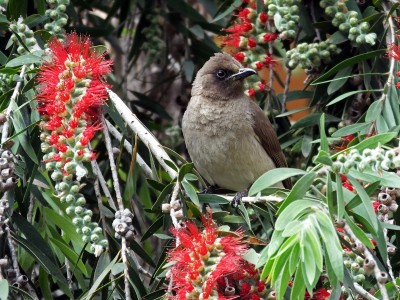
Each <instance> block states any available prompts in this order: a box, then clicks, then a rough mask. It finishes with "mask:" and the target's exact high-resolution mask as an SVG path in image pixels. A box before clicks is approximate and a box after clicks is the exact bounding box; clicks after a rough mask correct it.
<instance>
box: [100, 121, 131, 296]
mask: <svg viewBox="0 0 400 300" xmlns="http://www.w3.org/2000/svg"><path fill="white" fill-rule="evenodd" d="M102 124H103V135H104V141H105V144H106V148H107V152H108V156H109V157H108V159H109V162H110V168H111V175H112V179H113V184H114V190H115V196H116V199H117V205H118V209H119V210H121V211H122V210H124V203H123V201H122V196H121V189H120V187H119V182H118V172H117V168H116V166H115V161H114V156H113V151H112V145H111V138H110V134H109V132H108V128H107V125H106V122H105V118H104V116H102ZM127 254H128V251H127V243H126V238H125V237H124V236H121V257H122V263H123V264H124V285H125V295H124V296H125V298H124V299H126V300H131V289H130V284H129V264H128V258H127Z"/></svg>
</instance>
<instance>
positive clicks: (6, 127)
mask: <svg viewBox="0 0 400 300" xmlns="http://www.w3.org/2000/svg"><path fill="white" fill-rule="evenodd" d="M25 71H26V65H23V66H22V69H21V72H20V73H19V77H20V78H22V79H23V78H24V76H25ZM22 81H23V80H22ZM22 81H18V82H17V84H16V85H15V88H14V92H13V93H12V95H11V98H10V103H9V104H8V107H7V110H6V113H5V115H6V118H7V121H6V122H5V123H4V124H3V130H2V133H1V144H4V143H5V142H6V141H7V139H8V133H9V132H8V131H9V128H10V122H9V121H10V115H11V111H12V106H13V104H14V102H15V99H17V96H18V94H19V89H20V88H21V85H22Z"/></svg>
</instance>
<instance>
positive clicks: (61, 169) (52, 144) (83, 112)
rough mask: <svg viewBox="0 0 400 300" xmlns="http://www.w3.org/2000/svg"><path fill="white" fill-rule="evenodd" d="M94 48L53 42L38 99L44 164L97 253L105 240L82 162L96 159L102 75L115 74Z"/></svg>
mask: <svg viewBox="0 0 400 300" xmlns="http://www.w3.org/2000/svg"><path fill="white" fill-rule="evenodd" d="M91 47H92V44H91V42H90V40H89V38H88V37H85V38H82V37H78V35H77V34H75V33H73V34H70V35H68V36H67V38H66V42H65V43H62V42H60V41H59V40H57V39H53V40H52V41H51V42H50V43H49V49H50V60H49V61H48V62H46V63H44V64H43V65H42V67H41V68H40V69H41V70H40V74H39V76H38V82H39V84H40V85H39V93H38V95H37V97H36V100H37V101H38V104H39V108H38V110H39V112H40V115H41V119H42V121H41V123H40V126H41V129H42V133H41V135H40V139H41V141H42V146H41V147H42V151H43V152H44V153H45V154H44V156H43V160H44V162H45V163H46V169H47V170H48V171H50V172H51V178H52V179H53V180H54V181H55V182H56V185H55V189H56V192H57V196H58V197H59V198H60V201H61V202H63V203H64V202H65V203H67V204H68V207H67V209H66V213H67V214H68V215H70V216H72V217H73V220H72V221H73V223H74V224H75V225H76V227H77V232H78V233H80V234H82V235H83V240H84V241H85V242H91V243H92V250H93V251H94V252H95V253H96V254H99V253H100V252H101V251H102V249H104V248H105V247H106V245H107V241H106V240H104V239H102V238H101V235H102V230H101V228H100V227H98V225H97V223H94V222H92V221H91V216H92V211H91V210H89V209H86V208H85V204H86V200H85V198H84V196H83V195H82V194H81V193H79V190H80V183H79V181H80V179H81V178H82V177H83V176H85V175H86V173H87V170H86V168H85V166H84V165H83V163H84V162H88V161H90V160H91V159H92V158H93V157H94V154H93V152H92V151H91V150H90V149H89V147H88V144H89V142H90V140H91V139H92V138H93V137H94V135H95V133H96V131H97V130H98V129H100V128H101V127H100V125H99V123H98V122H99V121H98V118H99V114H100V105H102V104H103V103H104V102H105V99H106V98H107V91H106V88H107V86H108V85H107V84H106V83H104V81H103V80H102V77H103V76H105V75H106V74H108V73H109V72H110V71H111V62H110V61H108V60H105V57H104V54H103V55H98V54H97V53H96V52H95V51H94V50H93V49H92V48H91Z"/></svg>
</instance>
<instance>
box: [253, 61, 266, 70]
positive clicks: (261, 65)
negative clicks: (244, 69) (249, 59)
mask: <svg viewBox="0 0 400 300" xmlns="http://www.w3.org/2000/svg"><path fill="white" fill-rule="evenodd" d="M255 65H256V68H257V69H258V70H261V69H262V68H263V67H264V64H263V63H262V62H261V61H258V62H256V64H255Z"/></svg>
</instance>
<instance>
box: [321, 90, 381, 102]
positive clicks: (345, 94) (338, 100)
mask: <svg viewBox="0 0 400 300" xmlns="http://www.w3.org/2000/svg"><path fill="white" fill-rule="evenodd" d="M370 92H382V90H356V91H350V92H347V93H344V94H341V95H340V96H337V97H336V98H334V99H333V100H331V101H330V102H329V103H328V104H327V105H326V106H330V105H333V104H335V103H338V102H340V101H342V100H344V99H346V98H348V97H350V96H353V95H355V94H359V93H370Z"/></svg>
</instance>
